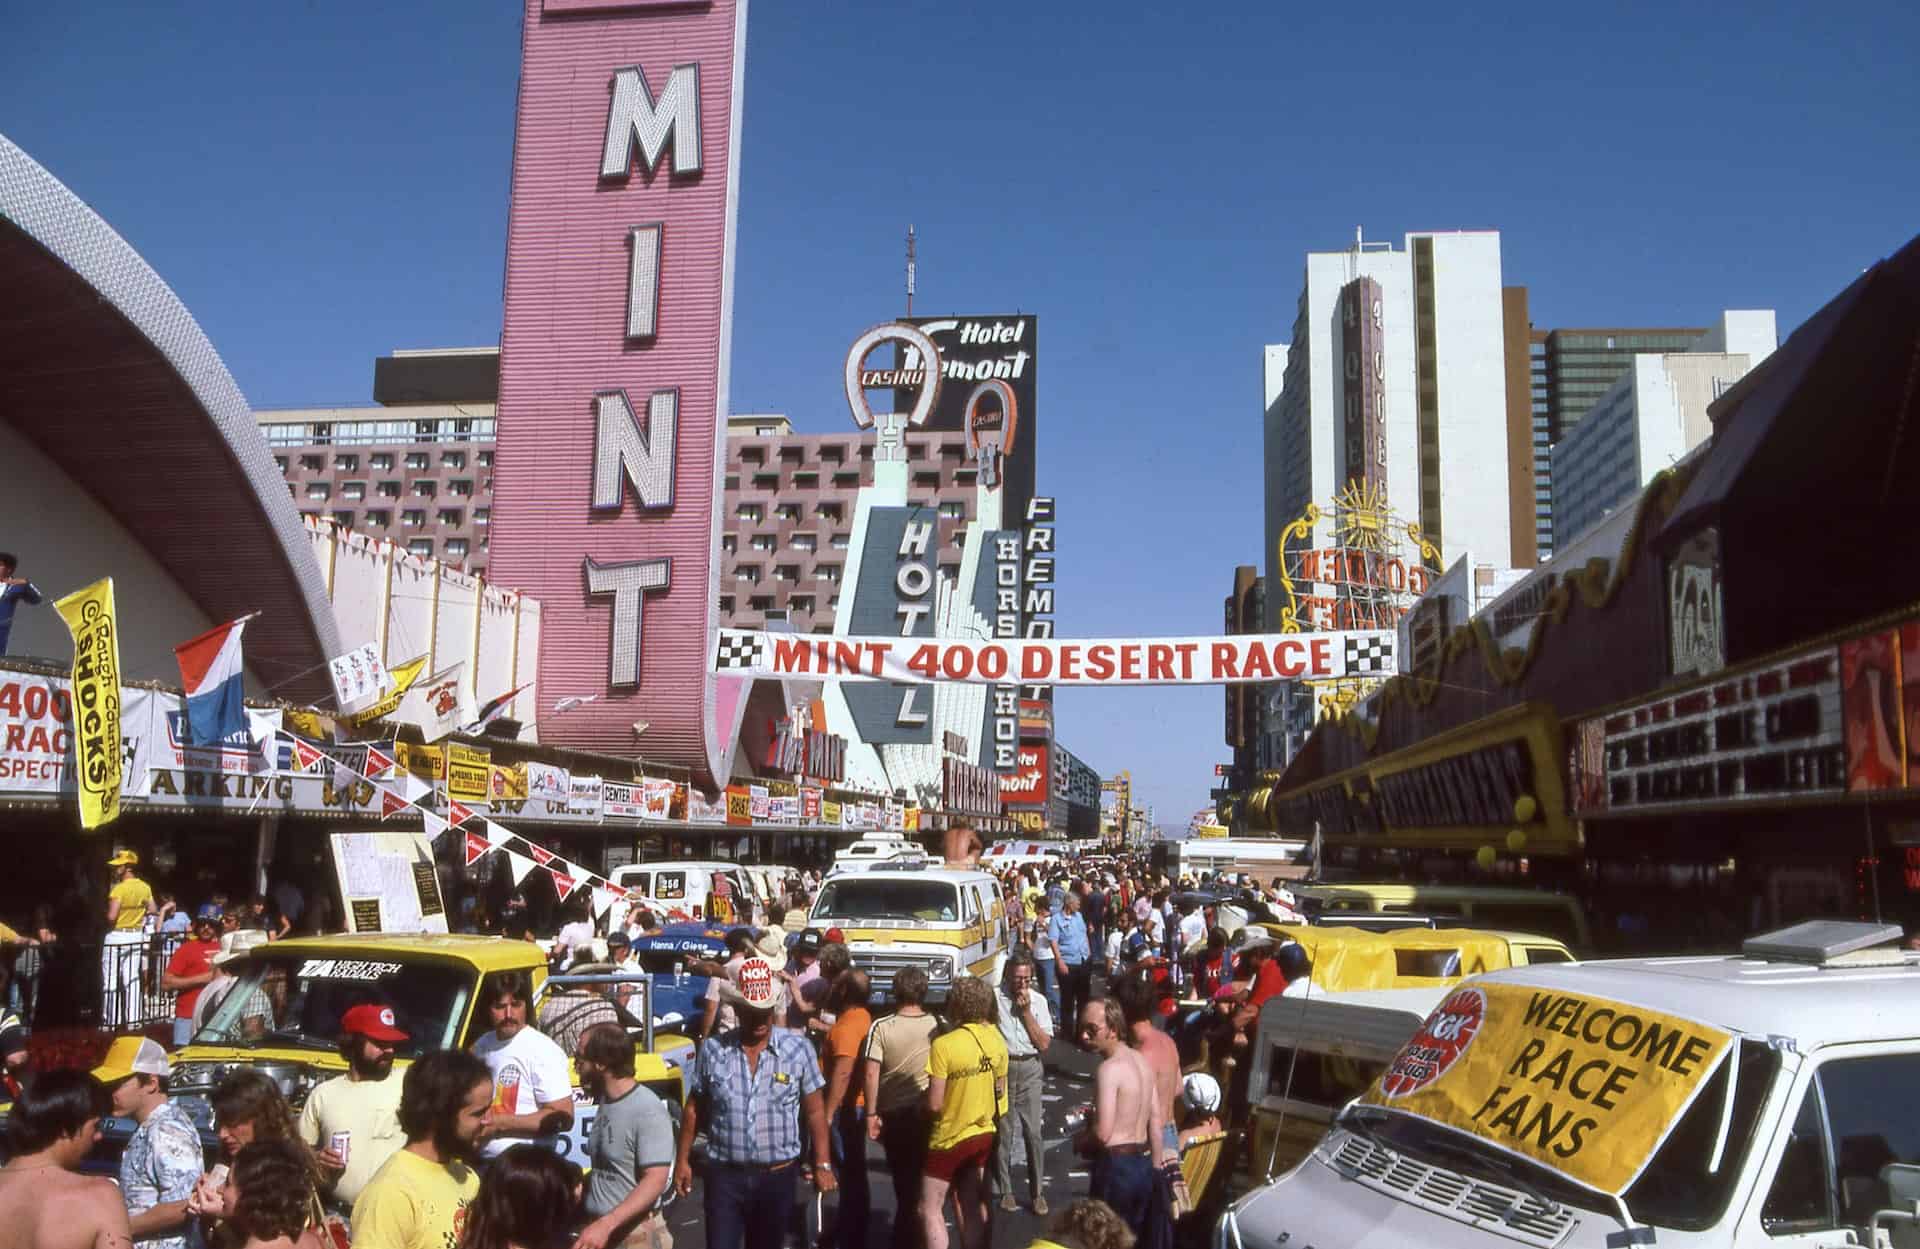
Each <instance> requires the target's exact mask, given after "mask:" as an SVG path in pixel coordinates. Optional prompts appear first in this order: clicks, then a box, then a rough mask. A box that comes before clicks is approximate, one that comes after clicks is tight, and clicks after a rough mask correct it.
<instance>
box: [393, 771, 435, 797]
mask: <svg viewBox="0 0 1920 1249" xmlns="http://www.w3.org/2000/svg"><path fill="white" fill-rule="evenodd" d="M400 789H401V791H402V792H403V793H405V794H406V795H407V801H408V802H418V801H420V800H421V799H422V798H425V797H426V796H427V795H428V794H430V793H432V792H433V782H432V781H430V780H428V779H427V778H426V777H424V776H415V775H414V774H413V773H411V772H403V773H401V774H400Z"/></svg>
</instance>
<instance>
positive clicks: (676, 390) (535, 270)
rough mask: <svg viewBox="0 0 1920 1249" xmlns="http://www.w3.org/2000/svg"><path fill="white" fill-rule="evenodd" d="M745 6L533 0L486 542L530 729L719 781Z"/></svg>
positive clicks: (734, 1)
mask: <svg viewBox="0 0 1920 1249" xmlns="http://www.w3.org/2000/svg"><path fill="white" fill-rule="evenodd" d="M746 10H747V5H746V0H711V2H709V3H674V4H662V3H635V2H634V0H623V2H616V0H526V26H525V31H524V34H523V38H522V52H521V72H520V99H519V115H518V121H517V122H516V125H515V130H514V156H513V188H512V197H513V198H512V205H511V209H510V213H509V221H508V227H507V275H506V310H505V321H504V325H503V328H502V334H501V344H500V346H501V352H500V424H499V442H498V457H497V459H496V462H495V470H494V480H493V517H492V546H491V557H490V559H489V564H490V567H491V570H492V576H493V578H494V579H495V580H497V581H499V582H501V583H502V584H504V585H510V586H513V587H515V588H517V589H521V590H524V591H526V592H528V593H530V594H533V595H535V596H536V597H538V598H539V599H540V600H541V602H542V604H543V607H544V622H543V628H542V640H541V654H540V684H539V689H540V693H541V697H542V701H543V702H544V703H546V704H547V705H548V706H551V705H552V704H554V703H556V702H558V701H560V700H561V699H564V698H568V697H570V696H584V695H593V696H595V698H594V700H593V701H591V702H588V703H586V704H584V705H581V706H578V707H576V708H574V709H573V710H570V711H568V712H567V713H565V714H564V715H553V714H551V713H550V712H546V711H543V712H542V713H541V719H540V725H539V733H540V737H541V739H542V740H544V741H550V742H555V743H558V744H562V745H567V746H574V747H578V748H581V749H588V750H599V751H606V752H608V753H612V754H620V755H629V756H631V755H635V754H644V755H645V756H646V757H647V758H648V759H654V760H659V761H662V762H669V763H676V764H680V765H683V766H686V767H689V768H692V769H693V770H694V771H695V772H696V773H697V774H699V775H700V776H701V777H702V778H704V779H708V780H711V778H712V777H713V776H715V775H716V774H717V773H718V772H719V771H720V766H721V763H720V761H721V759H722V757H723V754H724V753H725V752H724V746H725V743H724V742H723V741H722V740H721V733H720V730H719V728H718V727H717V725H716V721H717V720H718V719H719V717H717V716H716V715H715V686H714V681H713V679H712V678H711V677H710V676H709V675H708V671H707V667H708V656H709V654H710V653H711V651H712V647H713V631H714V627H715V623H716V622H715V605H716V601H717V598H718V586H717V578H718V575H719V567H720V559H719V542H720V538H719V535H720V520H721V517H720V510H721V498H722V491H721V478H722V472H723V467H722V460H723V457H724V456H725V453H726V435H725V423H726V410H727V369H728V357H729V345H730V338H731V333H732V313H733V249H734V218H735V204H736V197H737V193H738V185H737V184H738V177H739V156H738V153H739V140H740V97H741V77H742V72H743V68H744V67H743V57H744V52H745V47H746ZM637 725H644V726H645V727H644V728H643V729H640V730H639V731H636V726H637Z"/></svg>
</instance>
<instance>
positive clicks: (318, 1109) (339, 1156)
mask: <svg viewBox="0 0 1920 1249" xmlns="http://www.w3.org/2000/svg"><path fill="white" fill-rule="evenodd" d="M340 1033H341V1035H340V1052H341V1053H343V1054H345V1055H346V1058H347V1070H346V1074H344V1075H337V1076H335V1077H333V1079H331V1080H327V1081H324V1082H323V1083H321V1084H320V1085H319V1086H318V1087H316V1088H315V1089H314V1090H313V1092H312V1093H309V1094H308V1095H307V1104H306V1106H305V1107H303V1108H302V1109H301V1111H300V1136H301V1139H303V1140H305V1141H306V1142H307V1144H308V1146H309V1147H311V1148H312V1149H313V1151H314V1156H315V1158H316V1160H317V1161H318V1162H319V1163H320V1168H321V1170H322V1171H323V1172H325V1173H326V1175H327V1176H328V1177H329V1178H330V1179H331V1180H332V1186H331V1187H332V1191H331V1192H328V1193H325V1194H324V1196H325V1198H326V1201H327V1204H328V1206H330V1207H331V1208H333V1209H336V1210H342V1211H350V1210H352V1209H353V1203H354V1202H355V1201H357V1200H358V1199H359V1197H360V1192H361V1190H362V1189H364V1188H365V1187H366V1186H367V1181H369V1180H371V1179H372V1178H373V1176H374V1173H375V1172H377V1171H379V1170H380V1168H381V1167H382V1166H384V1165H386V1161H387V1159H389V1158H391V1157H393V1155H394V1154H395V1153H396V1152H398V1151H399V1149H400V1146H401V1145H402V1144H403V1143H404V1142H405V1140H406V1136H405V1134H404V1133H402V1132H401V1131H400V1090H401V1077H400V1076H397V1075H395V1074H394V1071H393V1054H394V1050H395V1048H396V1047H398V1046H400V1045H402V1044H405V1043H406V1041H407V1039H408V1038H407V1034H406V1033H405V1032H404V1031H402V1030H401V1029H400V1027H399V1026H398V1025H397V1024H396V1022H395V1020H394V1017H393V1008H392V1007H391V1006H381V1005H377V1004H375V1003H373V1002H363V1003H361V1004H360V1005H358V1006H355V1007H353V1008H352V1009H351V1010H349V1011H347V1013H346V1014H345V1015H344V1016H342V1017H341V1020H340ZM342 1134H344V1135H345V1137H346V1139H345V1140H344V1141H338V1142H336V1137H339V1136H341V1135H342ZM336 1143H337V1144H340V1145H344V1146H345V1148H344V1149H338V1148H335V1146H336Z"/></svg>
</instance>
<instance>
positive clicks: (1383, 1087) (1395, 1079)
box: [1380, 989, 1487, 1097]
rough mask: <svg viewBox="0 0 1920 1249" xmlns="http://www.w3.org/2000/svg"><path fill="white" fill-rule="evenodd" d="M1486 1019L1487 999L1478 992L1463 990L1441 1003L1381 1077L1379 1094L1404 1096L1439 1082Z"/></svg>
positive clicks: (1477, 1033) (1478, 1032)
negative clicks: (1436, 1081)
mask: <svg viewBox="0 0 1920 1249" xmlns="http://www.w3.org/2000/svg"><path fill="white" fill-rule="evenodd" d="M1486 1019H1487V999H1486V997H1485V995H1484V994H1482V993H1481V992H1480V990H1478V989H1462V990H1460V991H1459V992H1458V993H1456V994H1454V995H1453V996H1452V997H1450V998H1448V999H1447V1000H1446V1001H1445V1002H1442V1003H1441V1004H1440V1009H1438V1010H1436V1011H1434V1012H1433V1014H1431V1015H1429V1016H1428V1017H1427V1022H1426V1023H1425V1024H1423V1025H1421V1028H1420V1031H1418V1032H1416V1033H1414V1034H1413V1039H1412V1040H1410V1041H1408V1042H1407V1044H1406V1046H1405V1047H1404V1048H1403V1049H1401V1051H1400V1052H1399V1053H1398V1054H1396V1055H1395V1056H1394V1059H1393V1062H1392V1064H1391V1065H1390V1066H1388V1068H1387V1069H1386V1071H1385V1072H1384V1073H1382V1074H1381V1076H1380V1091H1381V1092H1382V1093H1383V1094H1385V1095H1386V1096H1388V1097H1406V1096H1408V1095H1410V1094H1413V1093H1418V1092H1419V1091H1420V1090H1421V1089H1423V1088H1426V1087H1427V1086H1428V1085H1429V1084H1432V1083H1433V1082H1434V1081H1435V1080H1438V1079H1439V1078H1440V1077H1441V1076H1443V1075H1445V1074H1446V1073H1447V1069H1448V1068H1450V1067H1452V1066H1453V1065H1454V1064H1455V1063H1457V1062H1459V1061H1460V1057H1461V1055H1463V1054H1465V1053H1466V1052H1467V1047H1468V1046H1469V1045H1472V1044H1473V1038H1474V1037H1476V1036H1479V1035H1480V1026H1481V1025H1482V1024H1484V1023H1485V1022H1486Z"/></svg>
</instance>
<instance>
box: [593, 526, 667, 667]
mask: <svg viewBox="0 0 1920 1249" xmlns="http://www.w3.org/2000/svg"><path fill="white" fill-rule="evenodd" d="M586 574H587V593H588V594H611V595H613V645H612V647H611V648H610V649H609V655H608V661H607V681H608V683H609V684H612V685H638V684H639V683H640V643H641V632H642V625H643V624H644V623H645V614H646V604H645V601H644V599H643V597H642V596H643V595H644V594H645V593H646V591H648V590H664V589H666V588H667V586H668V585H669V584H670V583H671V582H672V580H673V570H672V565H671V561H669V560H664V559H644V560H638V561H636V562H634V563H631V564H596V563H594V562H593V556H591V555H589V556H587V559H586Z"/></svg>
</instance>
